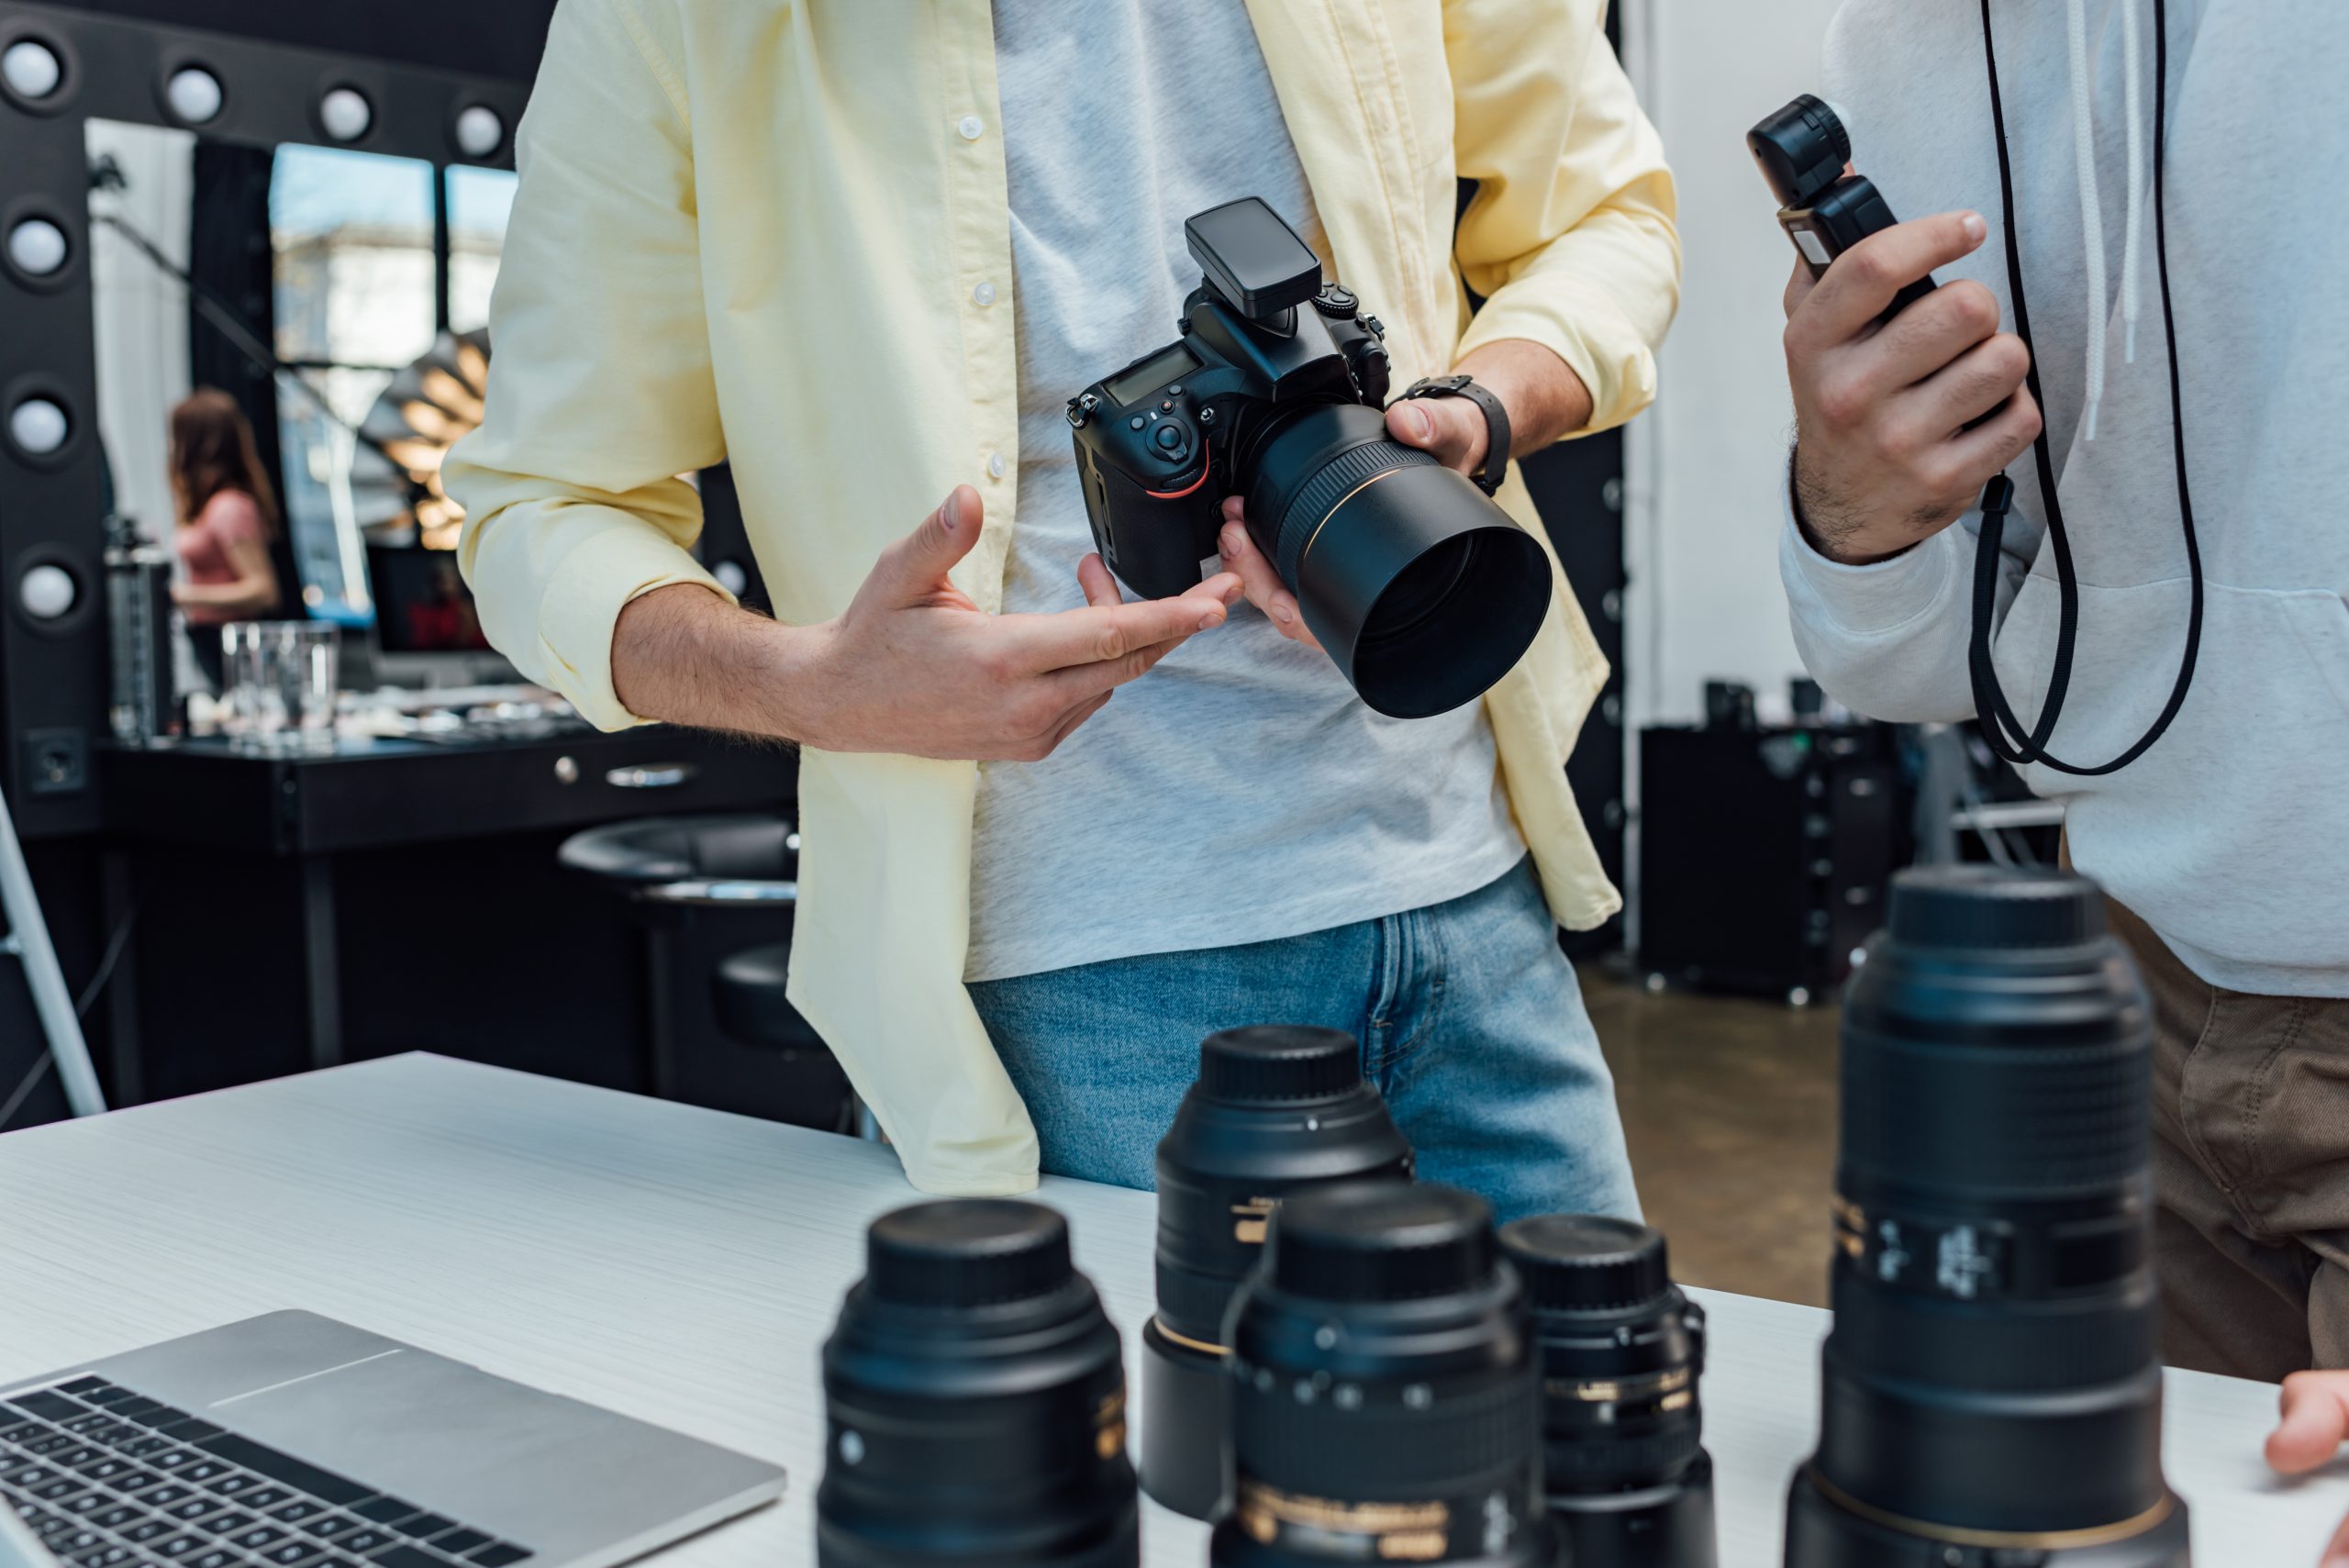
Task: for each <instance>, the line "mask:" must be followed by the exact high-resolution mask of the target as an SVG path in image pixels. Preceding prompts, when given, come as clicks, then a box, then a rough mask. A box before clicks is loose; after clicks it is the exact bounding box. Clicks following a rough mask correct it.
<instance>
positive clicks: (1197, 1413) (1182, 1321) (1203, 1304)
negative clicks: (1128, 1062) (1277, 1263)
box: [1138, 1024, 1411, 1519]
mask: <svg viewBox="0 0 2349 1568" xmlns="http://www.w3.org/2000/svg"><path fill="white" fill-rule="evenodd" d="M1410 1174H1411V1148H1410V1145H1409V1144H1408V1143H1406V1142H1405V1141H1404V1140H1403V1135H1402V1134H1401V1133H1400V1132H1398V1131H1397V1130H1396V1129H1395V1122H1394V1118H1391V1117H1389V1116H1388V1115H1387V1114H1386V1101H1385V1100H1383V1099H1381V1098H1379V1095H1378V1091H1377V1090H1376V1089H1375V1088H1373V1087H1372V1086H1371V1085H1370V1084H1366V1083H1364V1082H1363V1076H1362V1052H1361V1048H1360V1047H1359V1046H1358V1045H1357V1044H1356V1043H1355V1040H1354V1037H1353V1036H1352V1035H1350V1034H1348V1033H1346V1032H1345V1031H1344V1030H1342V1029H1304V1028H1297V1027H1292V1026H1288V1025H1273V1024H1267V1025H1258V1026H1255V1027H1253V1028H1250V1029H1225V1030H1223V1031H1222V1032H1221V1033H1219V1034H1212V1035H1209V1036H1208V1038H1207V1040H1205V1041H1203V1042H1202V1043H1201V1044H1200V1046H1199V1076H1198V1081H1197V1083H1196V1084H1193V1085H1192V1086H1191V1089H1190V1091H1189V1092H1188V1093H1187V1094H1186V1095H1184V1096H1183V1104H1182V1106H1181V1108H1180V1109H1178V1110H1177V1111H1176V1112H1175V1125H1174V1127H1173V1128H1172V1129H1169V1130H1168V1132H1167V1134H1166V1137H1165V1139H1164V1140H1163V1141H1162V1142H1161V1143H1160V1144H1159V1146H1158V1315H1157V1316H1156V1317H1154V1318H1152V1319H1151V1320H1150V1322H1149V1323H1148V1324H1147V1325H1146V1326H1144V1328H1143V1329H1142V1335H1141V1341H1142V1362H1141V1379H1142V1422H1141V1434H1140V1437H1139V1439H1138V1442H1139V1447H1140V1457H1141V1484H1142V1489H1143V1490H1144V1491H1146V1492H1148V1493H1149V1494H1150V1495H1151V1496H1152V1497H1155V1498H1156V1499H1158V1501H1159V1502H1161V1503H1163V1504H1164V1505H1165V1506H1166V1507H1170V1508H1173V1509H1174V1510H1175V1512H1177V1513H1181V1514H1188V1515H1189V1516H1190V1517H1191V1518H1195V1519H1204V1518H1209V1517H1210V1516H1211V1515H1212V1514H1213V1513H1214V1512H1215V1507H1216V1505H1217V1503H1218V1502H1219V1500H1220V1499H1221V1498H1222V1496H1223V1488H1224V1465H1225V1462H1226V1456H1225V1452H1224V1448H1225V1441H1226V1437H1225V1434H1226V1433H1227V1431H1228V1430H1229V1429H1230V1399H1231V1396H1230V1389H1229V1388H1228V1386H1227V1385H1226V1381H1225V1377H1224V1364H1223V1363H1224V1360H1225V1357H1226V1351H1225V1349H1224V1340H1223V1319H1224V1314H1225V1312H1226V1311H1227V1310H1228V1309H1229V1308H1230V1305H1231V1296H1232V1293H1233V1292H1234V1291H1236V1290H1237V1289H1238V1288H1239V1287H1240V1282H1241V1279H1243V1278H1245V1277H1246V1275H1247V1273H1248V1271H1249V1270H1250V1269H1251V1268H1253V1267H1254V1266H1255V1263H1256V1260H1257V1259H1258V1258H1259V1257H1261V1256H1262V1255H1263V1253H1264V1229H1265V1223H1266V1220H1267V1218H1268V1217H1269V1216H1270V1215H1271V1213H1272V1210H1273V1206H1274V1205H1275V1204H1276V1203H1278V1202H1280V1201H1281V1200H1282V1199H1283V1198H1285V1197H1286V1196H1288V1195H1292V1194H1295V1193H1297V1192H1298V1191H1300V1190H1302V1189H1304V1188H1307V1187H1310V1186H1317V1185H1327V1184H1330V1183H1332V1182H1340V1181H1347V1180H1353V1179H1370V1178H1385V1179H1389V1180H1394V1181H1408V1180H1409V1179H1410Z"/></svg>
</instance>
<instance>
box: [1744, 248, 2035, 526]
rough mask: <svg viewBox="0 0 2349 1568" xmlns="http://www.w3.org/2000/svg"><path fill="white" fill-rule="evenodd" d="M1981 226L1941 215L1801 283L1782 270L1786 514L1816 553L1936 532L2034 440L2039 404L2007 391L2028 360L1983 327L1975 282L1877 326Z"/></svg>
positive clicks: (1941, 292)
mask: <svg viewBox="0 0 2349 1568" xmlns="http://www.w3.org/2000/svg"><path fill="white" fill-rule="evenodd" d="M1985 232H1986V229H1985V226H1984V224H1983V221H1982V218H1981V217H1980V216H1979V215H1978V214H1976V213H1970V212H1965V213H1943V214H1940V215H1938V216H1936V217H1925V218H1919V219H1916V220H1915V221H1913V222H1909V223H1902V224H1896V225H1895V226H1894V227H1892V228H1887V229H1884V230H1882V231H1881V232H1879V233H1876V234H1872V235H1870V236H1868V237H1867V238H1866V239H1863V240H1861V241H1860V242H1859V243H1858V244H1856V245H1854V246H1853V247H1852V248H1851V249H1850V250H1846V251H1845V252H1844V253H1843V254H1842V255H1841V256H1839V257H1837V258H1836V260H1835V263H1834V265H1833V266H1831V267H1830V268H1829V269H1828V270H1827V273H1826V275H1825V276H1824V277H1821V278H1819V279H1818V280H1816V281H1815V282H1814V281H1813V279H1812V277H1811V274H1810V270H1809V267H1808V266H1806V265H1804V264H1803V263H1801V262H1799V261H1798V262H1797V263H1796V265H1795V272H1794V277H1793V278H1792V280H1791V281H1789V282H1788V284H1787V294H1786V311H1787V330H1786V349H1787V379H1788V381H1789V383H1790V384H1792V386H1793V388H1794V399H1795V459H1794V495H1795V509H1796V516H1797V517H1798V519H1799V520H1800V521H1801V524H1802V526H1803V528H1804V531H1805V533H1806V535H1807V536H1808V537H1809V539H1810V542H1811V544H1812V546H1813V547H1814V548H1816V549H1817V550H1819V551H1820V553H1821V554H1824V555H1826V556H1827V557H1828V558H1829V559H1831V560H1834V561H1840V562H1845V563H1846V564H1850V565H1864V564H1866V563H1867V562H1875V561H1882V560H1884V559H1886V558H1887V557H1889V556H1893V555H1898V553H1899V552H1900V551H1902V550H1907V549H1909V547H1910V546H1912V545H1915V544H1917V543H1919V542H1920V541H1921V540H1923V539H1928V538H1931V537H1932V535H1933V534H1936V533H1938V532H1940V531H1941V530H1942V529H1943V528H1947V527H1948V526H1949V525H1950V524H1951V523H1953V522H1955V521H1956V520H1957V519H1958V518H1959V517H1963V516H1964V515H1965V511H1966V509H1967V508H1968V507H1970V506H1973V505H1974V503H1975V499H1976V496H1978V495H1980V494H1981V491H1982V487H1983V486H1984V485H1985V484H1988V483H1989V482H1990V480H1991V478H1992V477H1993V476H1994V475H1996V474H1998V473H2001V472H2003V471H2004V470H2005V468H2006V466H2007V465H2008V464H2009V463H2010V462H2014V461H2015V459H2016V458H2018V457H2020V456H2021V455H2022V453H2023V452H2024V451H2025V450H2027V449H2028V448H2029V447H2030V446H2031V443H2032V439H2034V438H2035V437H2036V436H2037V435H2038V434H2039V427H2040V413H2039V406H2038V404H2037V403H2035V402H2034V401H2032V395H2031V394H2030V392H2029V391H2027V390H2025V389H2024V387H2023V380H2024V377H2025V375H2026V374H2027V373H2029V371H2030V369H2031V352H2030V350H2027V349H2025V348H2024V347H2023V343H2022V339H2020V338H2018V337H2016V336H2015V335H2014V334H2013V333H2011V332H2002V331H2000V330H1998V297H1997V296H1996V295H1993V294H1992V293H1991V292H1990V291H1989V290H1988V289H1987V288H1986V287H1984V286H1983V285H1982V284H1978V283H1975V282H1972V281H1970V280H1960V281H1958V282H1955V283H1950V284H1943V286H1942V287H1940V288H1938V289H1935V290H1934V291H1933V292H1932V294H1930V295H1926V296H1925V297H1924V298H1923V299H1920V300H1918V301H1917V302H1916V303H1914V304H1912V305H1910V306H1908V307H1907V308H1906V309H1904V310H1902V311H1901V312H1900V313H1899V314H1898V316H1896V317H1893V318H1892V320H1891V321H1889V322H1882V321H1879V319H1878V317H1881V316H1882V315H1883V314H1884V312H1885V310H1886V308H1887V306H1890V305H1891V304H1892V301H1893V298H1894V296H1895V295H1898V294H1899V292H1900V291H1901V290H1902V289H1903V288H1905V287H1907V286H1908V285H1909V284H1912V283H1915V282H1917V281H1918V280H1919V279H1920V278H1923V277H1925V276H1926V275H1927V274H1929V273H1930V272H1932V270H1933V269H1934V268H1936V267H1940V266H1945V265H1947V264H1948V263H1950V262H1952V261H1956V260H1957V259H1958V258H1960V257H1962V256H1965V255H1967V254H1968V253H1970V252H1971V251H1973V250H1975V248H1976V247H1977V246H1979V245H1980V244H1981V243H1982V239H1983V236H1984V234H1985ZM2002 405H2003V406H2002ZM1994 410H1995V412H1993V411H1994ZM1986 415H1987V416H1989V417H1987V418H1983V416H1986ZM1977 418H1981V419H1982V423H1980V424H1978V425H1973V424H1972V421H1974V420H1976V419H1977ZM1969 425H1971V428H1968V427H1969Z"/></svg>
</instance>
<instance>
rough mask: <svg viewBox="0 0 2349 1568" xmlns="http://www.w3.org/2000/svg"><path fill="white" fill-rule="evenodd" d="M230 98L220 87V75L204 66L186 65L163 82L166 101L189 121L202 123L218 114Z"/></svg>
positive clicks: (175, 112) (173, 110)
mask: <svg viewBox="0 0 2349 1568" xmlns="http://www.w3.org/2000/svg"><path fill="white" fill-rule="evenodd" d="M227 101H228V99H227V95H226V94H224V93H223V92H222V91H221V89H220V78H218V77H217V76H215V75H213V74H212V72H209V71H206V70H205V69H204V68H203V67H201V66H196V65H188V66H183V67H182V68H180V69H179V70H177V71H174V72H172V79H171V80H170V81H169V82H166V83H163V102H164V103H166V104H168V105H170V106H171V110H172V113H173V115H175V116H177V117H179V118H180V119H181V120H183V121H184V122H185V123H186V124H189V125H202V124H204V123H205V122H206V120H209V119H211V118H213V117H216V116H217V115H218V114H219V113H220V106H221V105H222V104H224V103H226V102H227Z"/></svg>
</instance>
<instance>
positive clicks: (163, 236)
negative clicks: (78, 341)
mask: <svg viewBox="0 0 2349 1568" xmlns="http://www.w3.org/2000/svg"><path fill="white" fill-rule="evenodd" d="M83 139H84V144H85V145H86V147H87V149H88V151H89V156H90V159H91V161H93V162H96V161H99V160H102V159H111V160H112V161H113V162H114V164H115V166H116V168H117V169H118V170H119V171H120V172H121V174H122V179H121V182H120V183H119V184H117V185H110V186H108V187H107V188H105V189H103V190H95V191H93V192H92V193H91V196H90V214H91V217H93V218H94V219H97V220H100V221H95V222H93V223H92V225H91V228H90V287H91V295H92V300H91V310H90V317H91V326H92V328H93V331H94V333H95V339H96V341H95V347H96V350H97V375H98V429H99V434H100V435H101V436H102V437H103V438H104V439H105V442H106V459H107V465H108V469H109V473H108V478H109V480H110V481H111V483H112V484H113V486H114V492H115V510H116V511H117V513H118V514H119V515H121V516H123V517H134V518H136V519H137V520H138V522H139V529H140V531H141V532H142V533H144V534H145V536H146V537H147V538H148V539H150V541H152V542H154V543H157V544H169V543H170V542H171V538H172V522H173V517H174V516H175V514H176V510H177V505H176V503H175V502H174V501H173V497H172V491H171V480H170V471H171V465H170V462H169V448H170V441H169V439H168V435H167V428H168V426H169V423H170V414H171V409H172V406H173V405H174V404H176V403H177V402H179V400H180V399H181V398H183V397H185V396H186V395H188V393H189V391H190V390H192V387H193V383H192V381H191V379H190V375H189V371H188V303H187V290H186V289H184V288H183V287H181V286H180V284H179V282H178V280H177V279H175V278H173V277H172V276H171V275H170V274H169V273H168V272H164V271H163V270H162V269H161V268H160V267H158V266H157V265H155V263H154V262H153V261H150V260H149V259H148V258H147V257H145V256H143V255H141V254H139V250H138V249H137V247H136V246H134V245H133V244H132V242H131V241H130V240H129V239H127V238H126V237H125V236H124V235H123V234H122V233H121V232H120V231H118V230H117V229H116V228H113V227H112V226H111V225H109V224H107V223H106V222H105V221H103V219H104V218H105V217H107V216H109V215H111V216H114V217H119V218H121V219H122V220H124V221H125V222H127V223H128V224H129V225H130V227H131V228H134V229H135V230H137V231H138V232H139V234H141V235H143V236H145V237H146V238H147V239H150V241H152V242H153V243H154V244H155V245H156V246H157V247H158V248H159V249H160V250H161V251H162V253H163V254H164V256H165V257H166V258H167V259H169V260H170V261H172V262H173V264H175V265H177V266H180V267H185V266H186V265H187V263H188V228H189V221H190V210H191V204H192V200H193V195H192V193H193V189H194V172H193V171H194V166H195V137H194V136H193V135H191V134H190V133H188V132H187V131H184V130H166V129H163V128H160V127H156V126H142V125H123V124H118V123H116V122H114V121H110V120H91V121H89V122H88V123H87V124H86V125H85V126H84V127H83Z"/></svg>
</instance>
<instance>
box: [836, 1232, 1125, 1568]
mask: <svg viewBox="0 0 2349 1568" xmlns="http://www.w3.org/2000/svg"><path fill="white" fill-rule="evenodd" d="M824 1397H825V1402H826V1407H827V1408H826V1417H827V1426H828V1430H827V1434H826V1446H825V1467H824V1479H823V1484H822V1485H821V1486H820V1487H819V1488H818V1491H817V1494H816V1551H817V1561H818V1563H820V1564H823V1565H824V1568H907V1565H914V1564H921V1565H937V1568H945V1565H949V1564H951V1565H952V1568H1028V1565H1049V1568H1134V1565H1135V1564H1136V1563H1137V1562H1139V1561H1140V1551H1141V1548H1140V1537H1139V1534H1138V1531H1137V1520H1138V1515H1139V1511H1140V1504H1139V1498H1138V1495H1137V1492H1136V1488H1135V1485H1134V1471H1133V1466H1132V1464H1131V1463H1130V1462H1129V1461H1128V1459H1127V1457H1126V1442H1125V1407H1126V1378H1125V1369H1124V1364H1123V1362H1122V1361H1121V1360H1120V1357H1119V1340H1118V1331H1117V1329H1115V1328H1113V1327H1111V1325H1110V1323H1109V1319H1108V1317H1107V1316H1106V1315H1105V1314H1104V1313H1103V1312H1102V1310H1101V1301H1100V1297H1099V1296H1097V1295H1096V1294H1095V1293H1094V1289H1093V1285H1092V1284H1091V1282H1089V1281H1088V1280H1086V1279H1085V1276H1084V1275H1083V1274H1081V1273H1077V1272H1076V1269H1075V1267H1074V1265H1073V1264H1072V1263H1071V1262H1070V1259H1069V1243H1068V1222H1067V1221H1066V1220H1064V1219H1063V1218H1061V1217H1060V1216H1059V1215H1058V1214H1056V1213H1054V1212H1053V1211H1052V1210H1051V1209H1049V1208H1045V1207H1041V1205H1037V1204H1032V1203H1018V1202H1012V1201H1009V1200H1006V1199H992V1198H987V1199H976V1198H966V1199H958V1200H952V1201H949V1202H943V1203H925V1204H918V1205H916V1206H914V1207H910V1208H901V1209H898V1210H897V1211H896V1212H895V1213H893V1214H887V1215H884V1216H883V1217H882V1218H879V1219H878V1220H875V1221H874V1224H873V1228H872V1229H871V1231H870V1232H869V1234H868V1236H867V1240H866V1255H865V1274H864V1278H863V1280H861V1281H859V1282H858V1283H857V1284H855V1285H853V1286H852V1287H851V1288H850V1290H849V1293H848V1299H847V1300H846V1301H845V1302H844V1303H843V1304H842V1306H841V1315H840V1320H839V1322H838V1324H837V1325H835V1327H834V1328H833V1330H832V1337H831V1339H830V1340H829V1341H827V1342H826V1344H825V1346H824Z"/></svg>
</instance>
